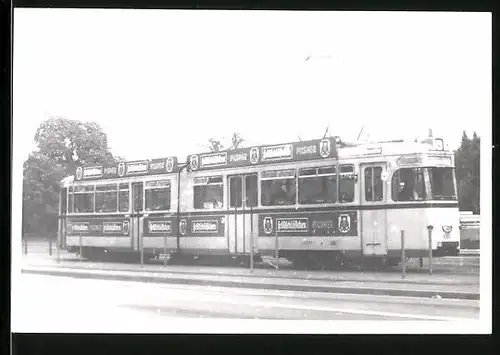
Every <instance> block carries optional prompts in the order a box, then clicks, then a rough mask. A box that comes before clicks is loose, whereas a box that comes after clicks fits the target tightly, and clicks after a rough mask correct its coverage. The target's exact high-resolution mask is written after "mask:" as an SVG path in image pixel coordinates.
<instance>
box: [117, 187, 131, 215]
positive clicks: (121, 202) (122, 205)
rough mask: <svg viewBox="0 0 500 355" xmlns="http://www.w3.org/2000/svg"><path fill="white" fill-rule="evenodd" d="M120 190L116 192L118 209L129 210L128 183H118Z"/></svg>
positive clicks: (121, 210)
mask: <svg viewBox="0 0 500 355" xmlns="http://www.w3.org/2000/svg"><path fill="white" fill-rule="evenodd" d="M119 186H120V191H119V192H118V211H120V212H128V210H129V204H130V202H129V198H130V197H129V187H128V183H124V184H120V185H119Z"/></svg>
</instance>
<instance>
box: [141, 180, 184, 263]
mask: <svg viewBox="0 0 500 355" xmlns="http://www.w3.org/2000/svg"><path fill="white" fill-rule="evenodd" d="M157 180H168V181H169V183H170V197H169V198H170V202H169V210H168V211H166V210H163V211H158V212H157V211H155V210H151V209H150V207H152V206H150V205H149V204H148V205H146V204H147V203H148V201H146V198H145V199H144V200H145V201H144V203H145V205H144V206H145V208H144V213H145V215H144V217H143V218H142V221H141V226H142V229H141V235H142V238H143V247H144V249H145V250H146V251H147V252H151V253H153V254H156V253H162V252H163V250H164V249H165V237H166V249H167V252H168V253H170V252H175V251H177V249H178V245H177V230H178V220H177V205H178V186H177V183H178V178H177V174H175V175H174V174H172V175H168V176H162V177H158V178H154V179H148V180H146V181H145V183H146V187H145V188H146V189H147V188H148V187H147V181H153V182H154V181H157ZM153 208H154V207H153Z"/></svg>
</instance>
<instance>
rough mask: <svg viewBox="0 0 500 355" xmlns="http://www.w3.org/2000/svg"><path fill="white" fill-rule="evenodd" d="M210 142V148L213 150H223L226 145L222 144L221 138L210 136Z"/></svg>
mask: <svg viewBox="0 0 500 355" xmlns="http://www.w3.org/2000/svg"><path fill="white" fill-rule="evenodd" d="M208 142H209V145H208V149H210V151H211V152H220V151H221V150H224V146H223V145H222V143H221V141H220V140H218V139H215V138H210V139H209V140H208Z"/></svg>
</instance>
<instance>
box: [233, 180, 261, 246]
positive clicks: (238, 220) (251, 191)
mask: <svg viewBox="0 0 500 355" xmlns="http://www.w3.org/2000/svg"><path fill="white" fill-rule="evenodd" d="M228 180H229V184H228V186H229V210H230V212H229V215H228V223H229V225H228V228H229V232H228V234H229V252H230V253H238V254H241V253H250V246H251V237H250V233H252V231H253V221H252V219H255V218H254V216H253V213H252V212H253V211H252V209H253V208H254V207H255V206H256V205H257V194H258V193H257V174H245V175H233V176H229V177H228ZM254 235H255V234H254ZM254 245H255V241H254Z"/></svg>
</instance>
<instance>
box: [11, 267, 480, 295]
mask: <svg viewBox="0 0 500 355" xmlns="http://www.w3.org/2000/svg"><path fill="white" fill-rule="evenodd" d="M21 273H23V274H36V275H51V276H66V277H73V278H80V279H101V280H114V281H139V282H150V283H165V284H180V285H198V286H217V287H238V288H253V289H269V290H279V291H304V292H323V293H347V294H369V295H383V296H403V297H421V298H432V297H440V298H452V299H464V300H479V294H477V293H472V292H453V291H446V292H433V291H425V290H398V289H390V288H386V289H384V288H361V287H335V286H316V285H310V286H307V285H304V286H302V285H278V284H264V283H258V282H242V281H215V280H195V279H188V278H184V279H179V278H167V277H158V276H140V277H138V276H136V275H111V274H89V273H85V272H69V271H59V270H50V271H48V270H33V269H31V270H30V269H22V270H21Z"/></svg>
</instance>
